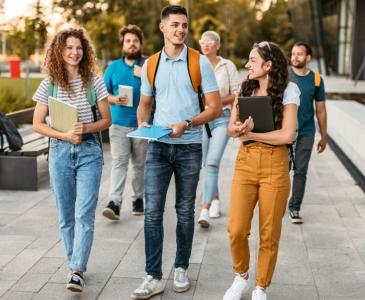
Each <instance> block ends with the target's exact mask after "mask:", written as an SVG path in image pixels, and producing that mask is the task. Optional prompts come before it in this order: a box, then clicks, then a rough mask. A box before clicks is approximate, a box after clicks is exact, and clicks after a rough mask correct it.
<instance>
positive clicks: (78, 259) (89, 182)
mask: <svg viewBox="0 0 365 300" xmlns="http://www.w3.org/2000/svg"><path fill="white" fill-rule="evenodd" d="M102 165H103V158H102V151H101V147H100V144H99V141H98V139H97V136H96V135H94V136H93V138H91V139H88V140H85V141H82V142H81V144H78V145H73V144H71V143H69V142H66V141H61V140H56V139H52V140H51V145H50V150H49V174H50V180H51V187H52V189H53V192H54V195H55V198H56V205H57V209H58V219H59V225H60V230H61V236H62V240H63V243H64V246H65V249H66V254H67V259H68V267H69V268H70V269H72V270H78V271H81V272H85V271H86V265H87V261H88V259H89V255H90V250H91V245H92V242H93V236H94V221H95V209H96V203H97V200H98V194H99V186H100V178H101V171H102Z"/></svg>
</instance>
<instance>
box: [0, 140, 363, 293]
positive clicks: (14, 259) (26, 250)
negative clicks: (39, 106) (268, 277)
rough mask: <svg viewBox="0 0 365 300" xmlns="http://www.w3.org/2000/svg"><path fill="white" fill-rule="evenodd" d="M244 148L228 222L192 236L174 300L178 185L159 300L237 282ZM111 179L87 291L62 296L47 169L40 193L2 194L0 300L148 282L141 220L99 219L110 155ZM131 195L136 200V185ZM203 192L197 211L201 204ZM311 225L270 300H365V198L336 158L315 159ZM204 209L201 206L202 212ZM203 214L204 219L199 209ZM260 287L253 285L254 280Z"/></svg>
mask: <svg viewBox="0 0 365 300" xmlns="http://www.w3.org/2000/svg"><path fill="white" fill-rule="evenodd" d="M237 147H238V142H237V141H234V140H230V142H229V145H228V148H227V150H226V152H225V155H224V159H223V163H222V172H221V177H220V188H221V198H222V199H223V201H222V202H223V216H222V218H220V219H216V220H214V222H213V226H212V227H211V228H210V229H209V230H202V229H200V228H199V227H196V229H195V238H194V245H193V254H192V257H191V266H190V268H189V271H190V278H191V280H192V287H191V289H190V290H189V291H188V292H187V293H183V294H175V293H174V292H173V291H172V280H171V278H172V277H171V270H172V266H173V260H174V253H175V215H174V200H173V199H174V186H173V185H171V188H170V190H169V192H168V200H167V208H166V213H165V245H164V259H163V271H164V279H165V280H166V285H167V287H166V290H165V292H164V293H163V294H162V295H160V296H156V297H154V298H153V299H154V300H157V299H164V300H167V299H169V300H172V299H196V300H204V299H209V300H214V299H217V300H218V299H222V296H223V294H224V291H225V290H226V289H227V287H228V286H229V285H230V284H231V281H232V279H233V274H232V271H231V259H230V254H229V247H228V238H227V233H226V223H227V210H228V200H227V199H228V198H229V189H230V181H231V176H232V170H233V163H234V159H235V155H236V150H237ZM105 161H106V163H105V166H104V175H103V181H102V186H101V191H100V202H99V205H98V208H97V218H96V226H95V241H94V246H93V250H92V254H91V258H90V262H89V265H88V268H89V269H88V272H87V273H86V283H87V286H86V289H85V291H84V292H83V293H82V294H78V295H77V294H73V293H71V292H68V291H67V290H66V289H65V277H66V272H67V271H66V267H65V256H64V250H63V246H62V243H61V242H60V239H59V232H58V226H57V216H56V210H55V206H54V201H53V197H52V195H51V192H50V190H49V186H48V177H47V172H46V168H47V165H46V162H45V161H42V162H41V163H40V166H41V170H40V171H41V173H42V176H41V180H40V189H39V191H38V192H21V191H16V192H14V191H0V298H1V299H11V300H15V299H47V300H48V299H87V300H89V299H122V300H124V299H130V298H129V295H130V294H131V292H132V291H133V289H135V288H136V287H137V286H138V285H139V284H140V282H141V277H142V276H144V271H143V270H144V241H143V217H135V216H132V215H131V201H130V200H129V199H127V200H126V201H125V202H124V204H123V210H122V213H121V221H120V222H109V221H107V220H106V219H104V218H103V217H102V216H101V210H102V208H103V207H104V205H105V204H106V202H107V190H108V185H109V170H110V153H109V152H108V151H106V152H105ZM127 186H128V189H127V191H126V195H128V194H130V184H127ZM201 194H202V185H201V183H200V185H199V190H198V199H197V203H199V202H200V200H201ZM304 203H305V204H304V207H303V215H304V218H305V224H303V225H302V226H300V225H292V224H291V223H290V222H289V220H288V218H287V216H285V218H284V228H283V234H282V241H281V247H280V253H279V259H278V264H277V268H276V273H275V276H274V280H273V283H272V285H271V287H270V289H269V294H268V295H269V299H270V300H279V299H280V300H284V299H290V300H293V299H303V300H312V299H313V300H314V299H321V300H325V299H326V300H330V299H331V300H340V299H341V300H345V299H346V300H355V299H364V297H365V296H364V295H365V235H364V232H365V195H364V193H363V192H362V191H361V190H360V188H359V187H358V186H356V185H355V184H354V182H353V180H352V178H351V177H350V176H349V174H348V173H347V172H346V170H345V169H344V167H343V166H342V165H341V163H340V162H339V161H338V159H337V158H336V157H335V155H334V153H333V152H332V151H331V149H328V150H326V152H325V153H323V154H321V155H317V154H315V153H314V154H313V157H312V162H311V165H310V170H309V178H308V189H307V193H306V196H305V200H304ZM197 207H198V205H197ZM197 215H198V210H197ZM257 243H258V241H257V218H256V217H255V219H254V226H253V231H252V237H251V238H250V245H251V249H252V254H253V255H252V267H251V278H252V279H253V278H254V272H255V268H256V262H255V256H256V251H255V248H257ZM252 283H253V280H252ZM244 299H246V300H247V299H250V296H249V294H247V295H245V297H244Z"/></svg>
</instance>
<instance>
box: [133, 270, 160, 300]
mask: <svg viewBox="0 0 365 300" xmlns="http://www.w3.org/2000/svg"><path fill="white" fill-rule="evenodd" d="M163 290H164V285H163V282H162V280H159V279H156V278H153V277H152V276H151V275H147V277H146V278H145V279H144V280H143V282H142V284H141V285H140V286H139V287H138V288H137V289H136V290H134V292H133V293H132V295H131V298H133V299H148V298H151V297H152V296H154V295H157V294H161V293H162V292H163Z"/></svg>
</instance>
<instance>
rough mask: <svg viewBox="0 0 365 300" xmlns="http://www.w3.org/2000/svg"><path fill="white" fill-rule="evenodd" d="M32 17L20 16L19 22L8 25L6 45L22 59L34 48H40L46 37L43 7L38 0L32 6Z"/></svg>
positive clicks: (46, 24)
mask: <svg viewBox="0 0 365 300" xmlns="http://www.w3.org/2000/svg"><path fill="white" fill-rule="evenodd" d="M33 9H34V11H35V13H34V16H33V17H21V18H20V19H19V22H17V23H16V24H13V25H10V27H11V28H10V33H9V37H8V47H9V48H10V49H11V50H12V54H16V55H17V56H19V57H21V58H22V59H23V60H24V59H28V57H29V55H31V54H33V53H34V51H35V49H36V48H38V49H42V48H43V46H44V44H45V42H46V39H47V26H48V25H49V24H48V23H47V22H46V21H45V19H44V17H45V16H44V13H43V8H42V6H41V4H40V1H37V3H36V4H35V6H34V7H33Z"/></svg>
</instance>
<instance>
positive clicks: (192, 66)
mask: <svg viewBox="0 0 365 300" xmlns="http://www.w3.org/2000/svg"><path fill="white" fill-rule="evenodd" d="M187 64H188V73H189V76H190V81H191V84H192V86H193V89H194V91H195V92H196V93H197V94H198V98H199V107H200V111H201V112H202V111H204V109H205V104H204V102H205V101H204V93H203V89H202V87H201V84H202V77H201V73H200V52H199V51H197V50H195V49H193V48H190V47H189V48H188V55H187ZM204 126H205V130H206V132H207V135H208V137H209V138H211V137H212V132H211V131H210V127H209V124H208V123H205V124H204Z"/></svg>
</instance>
